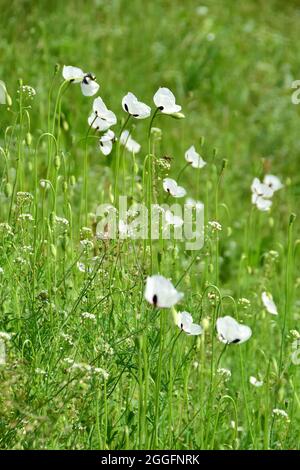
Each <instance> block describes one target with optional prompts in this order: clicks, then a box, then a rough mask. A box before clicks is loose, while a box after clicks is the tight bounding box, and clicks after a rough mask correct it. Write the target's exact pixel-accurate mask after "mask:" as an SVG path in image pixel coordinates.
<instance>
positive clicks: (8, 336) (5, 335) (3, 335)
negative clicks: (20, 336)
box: [0, 331, 11, 341]
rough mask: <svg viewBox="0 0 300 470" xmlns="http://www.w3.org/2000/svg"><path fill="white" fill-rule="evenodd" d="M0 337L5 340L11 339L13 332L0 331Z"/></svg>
mask: <svg viewBox="0 0 300 470" xmlns="http://www.w3.org/2000/svg"><path fill="white" fill-rule="evenodd" d="M0 339H2V340H3V341H10V340H11V334H10V333H6V332H5V331H0Z"/></svg>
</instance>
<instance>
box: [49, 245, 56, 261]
mask: <svg viewBox="0 0 300 470" xmlns="http://www.w3.org/2000/svg"><path fill="white" fill-rule="evenodd" d="M50 251H51V254H52V256H53V258H56V255H57V249H56V246H55V245H53V243H51V245H50Z"/></svg>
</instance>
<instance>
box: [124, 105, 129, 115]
mask: <svg viewBox="0 0 300 470" xmlns="http://www.w3.org/2000/svg"><path fill="white" fill-rule="evenodd" d="M124 108H125V109H126V111H127V113H128V106H127V104H126V103H125V104H124Z"/></svg>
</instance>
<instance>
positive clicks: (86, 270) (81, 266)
mask: <svg viewBox="0 0 300 470" xmlns="http://www.w3.org/2000/svg"><path fill="white" fill-rule="evenodd" d="M76 265H77V268H78V270H79V271H80V272H81V273H91V272H92V268H88V267H86V265H85V264H84V263H81V262H80V261H77V264H76Z"/></svg>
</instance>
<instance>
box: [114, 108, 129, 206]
mask: <svg viewBox="0 0 300 470" xmlns="http://www.w3.org/2000/svg"><path fill="white" fill-rule="evenodd" d="M130 118H131V114H128V116H127V118H126V120H125V122H124V124H123V126H122V127H121V130H120V132H119V136H118V141H117V155H116V166H115V188H114V204H116V203H117V198H118V196H119V191H118V189H119V181H118V179H119V170H120V145H121V142H120V138H121V135H122V132H123V131H124V130H125V129H126V126H127V124H128V122H129V120H130Z"/></svg>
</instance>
